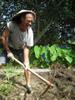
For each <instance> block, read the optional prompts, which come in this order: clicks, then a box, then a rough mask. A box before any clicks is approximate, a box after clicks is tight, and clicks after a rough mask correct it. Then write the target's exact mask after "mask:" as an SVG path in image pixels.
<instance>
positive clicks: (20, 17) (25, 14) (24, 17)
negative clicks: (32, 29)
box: [12, 10, 36, 26]
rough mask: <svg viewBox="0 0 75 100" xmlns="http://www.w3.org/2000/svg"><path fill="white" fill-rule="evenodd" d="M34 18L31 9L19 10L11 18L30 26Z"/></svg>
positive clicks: (34, 15)
mask: <svg viewBox="0 0 75 100" xmlns="http://www.w3.org/2000/svg"><path fill="white" fill-rule="evenodd" d="M35 19H36V14H35V12H33V11H31V10H21V11H20V12H18V13H17V14H16V15H15V16H14V17H13V18H12V20H13V21H15V22H16V23H17V24H25V25H27V26H31V25H32V22H34V20H35Z"/></svg>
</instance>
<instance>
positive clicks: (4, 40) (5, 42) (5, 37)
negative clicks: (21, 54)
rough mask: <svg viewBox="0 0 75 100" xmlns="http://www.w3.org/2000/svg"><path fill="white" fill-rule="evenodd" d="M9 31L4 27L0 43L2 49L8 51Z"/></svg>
mask: <svg viewBox="0 0 75 100" xmlns="http://www.w3.org/2000/svg"><path fill="white" fill-rule="evenodd" d="M9 34H10V31H9V29H8V28H6V29H5V30H4V32H3V34H2V43H3V46H4V49H5V50H6V51H7V53H8V52H10V49H9V46H8V37H9Z"/></svg>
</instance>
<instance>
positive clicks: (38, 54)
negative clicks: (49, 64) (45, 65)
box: [34, 46, 41, 59]
mask: <svg viewBox="0 0 75 100" xmlns="http://www.w3.org/2000/svg"><path fill="white" fill-rule="evenodd" d="M34 53H35V57H36V58H37V59H38V58H40V55H41V47H39V46H35V47H34Z"/></svg>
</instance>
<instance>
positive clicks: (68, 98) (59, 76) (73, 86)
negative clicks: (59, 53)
mask: <svg viewBox="0 0 75 100" xmlns="http://www.w3.org/2000/svg"><path fill="white" fill-rule="evenodd" d="M1 73H2V72H1ZM38 74H40V75H41V76H42V77H44V78H45V79H47V80H49V81H50V82H52V83H53V84H54V87H49V89H48V90H47V92H46V93H45V94H42V93H43V92H44V91H45V89H46V88H47V84H45V83H44V82H43V81H41V80H40V79H39V78H37V77H36V76H34V75H32V81H31V85H32V93H31V94H27V92H26V88H25V79H24V76H23V73H22V74H21V75H20V76H19V77H12V78H10V79H9V80H10V81H12V82H13V89H11V92H10V93H8V95H5V94H3V93H2V92H1V90H0V100H75V71H74V70H72V69H71V70H69V69H62V68H55V69H52V70H50V71H47V72H46V71H42V72H41V71H39V72H38ZM5 79H6V78H5V77H3V78H2V74H0V85H1V84H3V83H1V82H2V81H3V80H5Z"/></svg>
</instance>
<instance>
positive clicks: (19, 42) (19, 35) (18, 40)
mask: <svg viewBox="0 0 75 100" xmlns="http://www.w3.org/2000/svg"><path fill="white" fill-rule="evenodd" d="M7 27H8V29H9V30H10V34H9V38H8V42H9V46H10V47H13V48H15V49H22V48H23V47H24V46H25V45H27V46H29V47H32V46H33V44H34V43H33V30H32V28H31V27H28V29H27V30H26V31H25V32H21V31H20V29H19V27H18V25H17V24H15V23H13V22H12V21H10V22H8V23H7Z"/></svg>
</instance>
